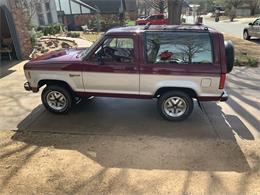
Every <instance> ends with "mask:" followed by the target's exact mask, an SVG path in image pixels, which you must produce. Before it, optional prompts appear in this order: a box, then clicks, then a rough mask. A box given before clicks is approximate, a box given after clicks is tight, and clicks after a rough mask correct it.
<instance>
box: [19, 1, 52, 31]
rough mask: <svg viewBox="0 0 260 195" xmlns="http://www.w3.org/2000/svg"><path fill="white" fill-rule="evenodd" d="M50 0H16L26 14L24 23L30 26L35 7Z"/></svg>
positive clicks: (37, 7)
mask: <svg viewBox="0 0 260 195" xmlns="http://www.w3.org/2000/svg"><path fill="white" fill-rule="evenodd" d="M48 2H50V0H18V3H19V4H20V5H19V6H20V7H21V8H22V9H23V11H24V14H26V19H27V21H26V24H27V26H28V27H30V25H31V22H32V18H33V16H34V15H35V14H36V13H37V9H40V6H41V4H42V3H48Z"/></svg>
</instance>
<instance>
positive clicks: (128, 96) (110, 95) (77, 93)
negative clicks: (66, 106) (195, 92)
mask: <svg viewBox="0 0 260 195" xmlns="http://www.w3.org/2000/svg"><path fill="white" fill-rule="evenodd" d="M76 95H78V96H80V97H88V96H96V97H115V98H130V99H132V98H134V99H152V98H154V96H152V95H139V94H118V93H96V92H76ZM197 98H198V100H200V101H219V100H220V99H221V97H213V96H203V97H197Z"/></svg>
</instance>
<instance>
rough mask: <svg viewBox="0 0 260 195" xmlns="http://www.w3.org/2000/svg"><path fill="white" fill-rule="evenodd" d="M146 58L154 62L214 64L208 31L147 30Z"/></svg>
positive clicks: (149, 61)
mask: <svg viewBox="0 0 260 195" xmlns="http://www.w3.org/2000/svg"><path fill="white" fill-rule="evenodd" d="M145 47H146V49H145V51H146V52H145V53H146V60H147V62H148V63H152V64H212V63H213V55H212V43H211V39H210V36H209V34H208V33H188V32H163V33H162V32H146V44H145Z"/></svg>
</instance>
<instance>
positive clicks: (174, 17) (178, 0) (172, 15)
mask: <svg viewBox="0 0 260 195" xmlns="http://www.w3.org/2000/svg"><path fill="white" fill-rule="evenodd" d="M182 4H183V0H168V13H169V14H168V15H169V24H174V25H179V24H181V13H182Z"/></svg>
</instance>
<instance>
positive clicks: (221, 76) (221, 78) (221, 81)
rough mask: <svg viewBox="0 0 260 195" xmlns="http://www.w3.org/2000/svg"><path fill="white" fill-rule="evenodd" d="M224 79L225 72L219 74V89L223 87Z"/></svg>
mask: <svg viewBox="0 0 260 195" xmlns="http://www.w3.org/2000/svg"><path fill="white" fill-rule="evenodd" d="M225 81H226V74H221V75H220V81H219V89H224V87H225Z"/></svg>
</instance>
